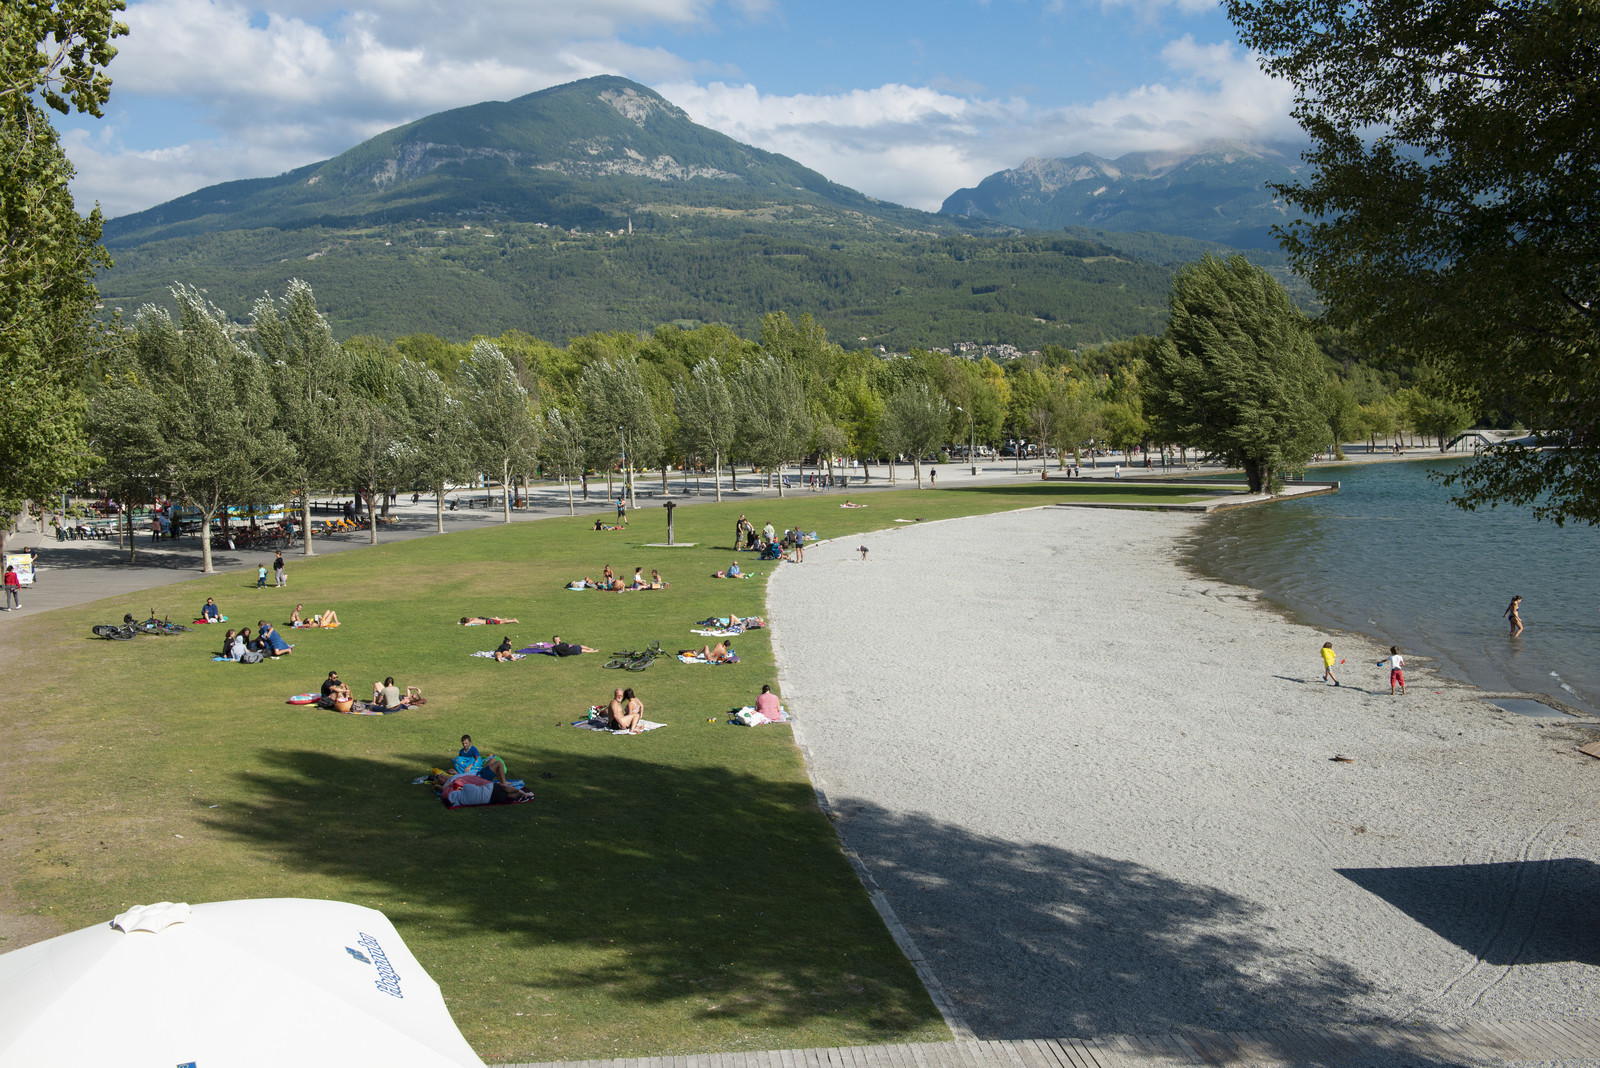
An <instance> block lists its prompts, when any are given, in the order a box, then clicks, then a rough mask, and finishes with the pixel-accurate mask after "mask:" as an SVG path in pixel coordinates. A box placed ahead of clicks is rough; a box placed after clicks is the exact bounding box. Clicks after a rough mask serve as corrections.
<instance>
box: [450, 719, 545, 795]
mask: <svg viewBox="0 0 1600 1068" xmlns="http://www.w3.org/2000/svg"><path fill="white" fill-rule="evenodd" d="M429 781H430V782H432V783H433V788H434V790H435V792H437V793H438V795H439V797H440V798H441V799H442V800H443V801H444V802H445V804H447V805H449V806H450V807H451V808H459V807H460V806H462V805H499V804H508V803H512V802H516V801H532V800H533V792H532V791H531V790H525V789H523V788H522V787H521V786H517V785H515V784H514V783H512V782H510V781H509V780H508V779H507V778H506V765H505V761H503V760H501V759H500V758H499V757H497V756H495V755H494V754H493V753H489V754H487V755H481V756H480V755H479V753H478V747H477V746H475V745H473V744H472V735H470V734H463V735H462V736H461V751H460V752H459V753H457V754H456V759H455V762H454V767H452V768H451V769H450V770H449V771H442V770H440V771H435V772H434V773H433V774H432V775H431V776H429Z"/></svg>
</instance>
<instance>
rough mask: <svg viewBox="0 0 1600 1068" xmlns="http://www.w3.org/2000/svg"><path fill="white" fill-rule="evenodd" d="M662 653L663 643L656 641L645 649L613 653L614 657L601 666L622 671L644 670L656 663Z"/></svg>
mask: <svg viewBox="0 0 1600 1068" xmlns="http://www.w3.org/2000/svg"><path fill="white" fill-rule="evenodd" d="M660 655H661V643H660V642H659V641H654V642H651V643H650V644H649V645H648V646H646V647H645V648H643V649H627V650H624V651H622V652H620V653H612V654H611V656H612V659H610V660H607V661H606V662H605V663H604V664H603V665H601V666H602V667H607V668H613V669H617V670H622V671H643V670H645V669H646V668H648V667H649V666H650V665H651V664H654V663H655V662H656V657H658V656H660Z"/></svg>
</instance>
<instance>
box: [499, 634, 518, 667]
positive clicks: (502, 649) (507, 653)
mask: <svg viewBox="0 0 1600 1068" xmlns="http://www.w3.org/2000/svg"><path fill="white" fill-rule="evenodd" d="M494 658H495V659H496V660H506V661H510V660H515V659H516V657H514V656H513V655H512V653H511V635H509V634H507V635H505V636H504V637H503V638H501V639H500V644H499V645H497V646H495V650H494Z"/></svg>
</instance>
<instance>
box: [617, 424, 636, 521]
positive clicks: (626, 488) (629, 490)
mask: <svg viewBox="0 0 1600 1068" xmlns="http://www.w3.org/2000/svg"><path fill="white" fill-rule="evenodd" d="M617 433H618V434H621V435H622V493H623V496H625V497H627V498H628V507H629V508H632V507H633V468H632V467H630V466H628V431H627V428H626V427H625V426H623V425H621V424H618V426H617Z"/></svg>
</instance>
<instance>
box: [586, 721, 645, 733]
mask: <svg viewBox="0 0 1600 1068" xmlns="http://www.w3.org/2000/svg"><path fill="white" fill-rule="evenodd" d="M573 726H574V727H577V728H578V729H579V730H583V731H604V732H606V733H607V734H632V733H633V732H632V731H614V730H612V729H611V728H610V727H605V726H602V725H601V724H600V723H599V722H597V721H595V720H592V719H580V720H579V721H578V722H576V723H574V724H573ZM665 726H666V724H665V723H652V722H651V721H650V720H648V719H641V720H640V721H639V730H640V732H641V733H642V732H644V731H653V730H655V729H656V728H657V727H665Z"/></svg>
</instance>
